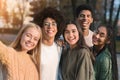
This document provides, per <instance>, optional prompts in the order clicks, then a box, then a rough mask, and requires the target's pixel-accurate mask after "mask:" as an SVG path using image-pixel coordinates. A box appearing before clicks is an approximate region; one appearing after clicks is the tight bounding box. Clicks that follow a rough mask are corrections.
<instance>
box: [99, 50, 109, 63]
mask: <svg viewBox="0 0 120 80" xmlns="http://www.w3.org/2000/svg"><path fill="white" fill-rule="evenodd" d="M97 60H99V61H100V62H101V63H108V62H109V61H111V55H110V52H109V51H108V50H105V51H103V52H101V53H100V55H98V57H97Z"/></svg>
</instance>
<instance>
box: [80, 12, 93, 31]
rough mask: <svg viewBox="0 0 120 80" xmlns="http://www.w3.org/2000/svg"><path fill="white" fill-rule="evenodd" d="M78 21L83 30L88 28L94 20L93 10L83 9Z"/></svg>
mask: <svg viewBox="0 0 120 80" xmlns="http://www.w3.org/2000/svg"><path fill="white" fill-rule="evenodd" d="M78 22H79V25H80V26H81V27H82V29H83V30H86V29H87V30H88V29H89V27H90V25H91V23H92V22H93V17H92V14H91V12H90V11H89V10H82V11H81V12H80V14H79V16H78Z"/></svg>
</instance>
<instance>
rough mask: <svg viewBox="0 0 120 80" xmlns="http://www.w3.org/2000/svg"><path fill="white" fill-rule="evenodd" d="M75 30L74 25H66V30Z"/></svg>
mask: <svg viewBox="0 0 120 80" xmlns="http://www.w3.org/2000/svg"><path fill="white" fill-rule="evenodd" d="M71 29H77V27H76V25H75V24H68V25H67V27H66V30H71Z"/></svg>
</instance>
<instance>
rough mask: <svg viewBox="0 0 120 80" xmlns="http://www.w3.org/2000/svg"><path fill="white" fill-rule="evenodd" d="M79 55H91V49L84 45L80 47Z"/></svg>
mask: <svg viewBox="0 0 120 80" xmlns="http://www.w3.org/2000/svg"><path fill="white" fill-rule="evenodd" d="M78 55H79V56H84V57H90V50H89V49H88V48H86V47H82V48H80V49H79V54H78Z"/></svg>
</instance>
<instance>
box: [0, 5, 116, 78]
mask: <svg viewBox="0 0 120 80" xmlns="http://www.w3.org/2000/svg"><path fill="white" fill-rule="evenodd" d="M93 16H94V15H93V10H92V8H91V7H90V6H89V5H87V4H83V5H80V6H78V7H77V9H76V20H74V21H71V20H65V16H64V15H63V14H62V13H61V12H60V11H59V10H57V9H55V8H52V7H47V8H45V9H43V10H42V11H41V12H39V13H37V14H36V15H35V16H34V20H33V22H30V23H28V24H24V25H23V26H22V29H21V30H20V31H19V33H18V35H17V36H16V39H15V40H14V41H13V42H12V43H11V44H10V46H7V45H5V44H4V43H3V42H1V41H0V63H1V70H2V78H3V80H117V78H116V77H115V76H117V71H115V69H116V68H117V67H116V66H117V65H116V64H115V60H116V57H115V53H112V52H110V49H109V45H110V43H111V39H112V37H113V32H112V30H111V28H110V26H109V25H99V26H98V27H97V28H96V30H95V31H94V32H93V31H91V30H90V26H91V24H92V23H93Z"/></svg>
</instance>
